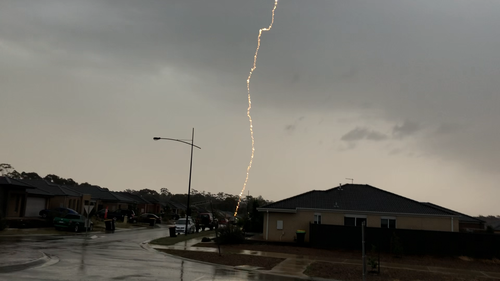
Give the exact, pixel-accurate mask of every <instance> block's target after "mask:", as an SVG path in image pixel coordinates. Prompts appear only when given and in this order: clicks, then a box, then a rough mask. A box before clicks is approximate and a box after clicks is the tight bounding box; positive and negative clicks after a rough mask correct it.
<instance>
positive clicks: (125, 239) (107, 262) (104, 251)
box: [0, 227, 301, 281]
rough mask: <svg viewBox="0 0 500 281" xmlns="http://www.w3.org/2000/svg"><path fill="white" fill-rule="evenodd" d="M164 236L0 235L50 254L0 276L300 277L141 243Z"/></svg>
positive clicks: (4, 244) (149, 232) (7, 244)
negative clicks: (181, 255)
mask: <svg viewBox="0 0 500 281" xmlns="http://www.w3.org/2000/svg"><path fill="white" fill-rule="evenodd" d="M164 236H168V228H166V227H163V228H157V229H145V230H132V231H123V232H116V233H109V234H105V233H102V234H98V235H97V238H94V239H89V238H86V237H85V236H84V235H74V236H51V237H47V236H44V237H41V236H37V237H36V236H31V237H9V238H7V237H1V239H0V250H9V249H32V250H40V251H42V252H44V253H45V254H46V255H49V256H51V257H52V260H51V262H49V263H47V264H45V265H42V266H40V267H34V268H27V269H24V270H21V271H16V272H11V273H0V280H185V281H192V280H196V281H205V280H283V281H285V280H286V281H289V280H301V279H294V278H286V277H279V276H275V275H268V274H260V273H255V272H247V271H238V270H232V269H225V268H220V267H216V266H212V265H208V264H202V263H195V262H189V261H185V260H181V259H177V258H173V257H170V256H167V255H164V254H162V253H159V252H156V251H155V250H148V249H145V248H144V247H141V243H142V242H144V241H146V240H152V239H156V238H159V237H164Z"/></svg>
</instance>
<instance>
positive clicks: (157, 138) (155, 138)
mask: <svg viewBox="0 0 500 281" xmlns="http://www.w3.org/2000/svg"><path fill="white" fill-rule="evenodd" d="M160 139H161V138H160V137H154V138H153V140H160Z"/></svg>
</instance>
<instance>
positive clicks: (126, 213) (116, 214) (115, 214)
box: [97, 209, 135, 221]
mask: <svg viewBox="0 0 500 281" xmlns="http://www.w3.org/2000/svg"><path fill="white" fill-rule="evenodd" d="M105 213H106V209H101V210H99V212H97V217H99V218H101V219H104V214H105ZM125 217H127V219H128V220H129V221H131V220H132V219H133V218H134V217H135V212H134V211H132V210H121V209H118V210H115V211H108V214H107V216H106V218H108V219H116V220H118V221H123V220H124V218H125Z"/></svg>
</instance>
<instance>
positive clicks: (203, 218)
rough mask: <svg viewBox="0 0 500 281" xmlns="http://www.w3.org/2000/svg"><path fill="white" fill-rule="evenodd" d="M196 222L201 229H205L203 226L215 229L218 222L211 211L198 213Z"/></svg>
mask: <svg viewBox="0 0 500 281" xmlns="http://www.w3.org/2000/svg"><path fill="white" fill-rule="evenodd" d="M198 222H199V224H200V227H201V230H202V231H205V228H209V229H210V230H212V229H214V228H215V229H217V227H218V226H219V222H218V221H217V219H216V218H214V216H213V215H212V213H201V214H199V215H198Z"/></svg>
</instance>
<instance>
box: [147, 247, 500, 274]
mask: <svg viewBox="0 0 500 281" xmlns="http://www.w3.org/2000/svg"><path fill="white" fill-rule="evenodd" d="M199 242H201V239H192V240H188V241H184V242H180V243H177V244H175V245H172V246H161V245H151V244H150V247H152V248H153V249H172V250H185V251H199V252H218V249H217V248H210V247H194V246H193V245H195V244H197V243H199ZM221 250H222V252H224V248H222V249H221ZM231 253H236V254H242V255H253V256H262V257H274V258H283V259H285V260H284V261H282V262H281V263H279V264H278V265H277V266H275V267H274V268H273V269H271V270H259V269H257V268H251V267H248V266H245V265H241V266H236V267H234V268H237V269H243V268H244V269H246V270H248V268H251V270H257V271H259V272H262V273H269V274H277V275H286V276H293V277H299V278H307V279H311V277H309V276H307V275H305V274H303V272H304V270H305V269H306V268H307V266H309V265H310V264H311V263H313V262H316V261H318V262H320V261H321V262H329V263H332V264H352V265H361V264H362V263H361V261H360V260H352V259H344V260H342V261H331V260H328V259H325V258H322V257H314V256H303V255H295V254H285V253H277V252H262V251H250V250H240V251H237V252H235V251H232V252H231ZM382 267H383V268H394V269H405V270H415V271H424V272H431V273H442V274H448V275H457V276H461V277H464V276H469V277H471V278H473V277H476V276H481V277H487V278H492V279H493V278H495V279H500V272H486V271H477V270H464V269H457V268H446V267H432V266H418V265H411V264H404V265H403V264H395V263H383V264H382Z"/></svg>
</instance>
